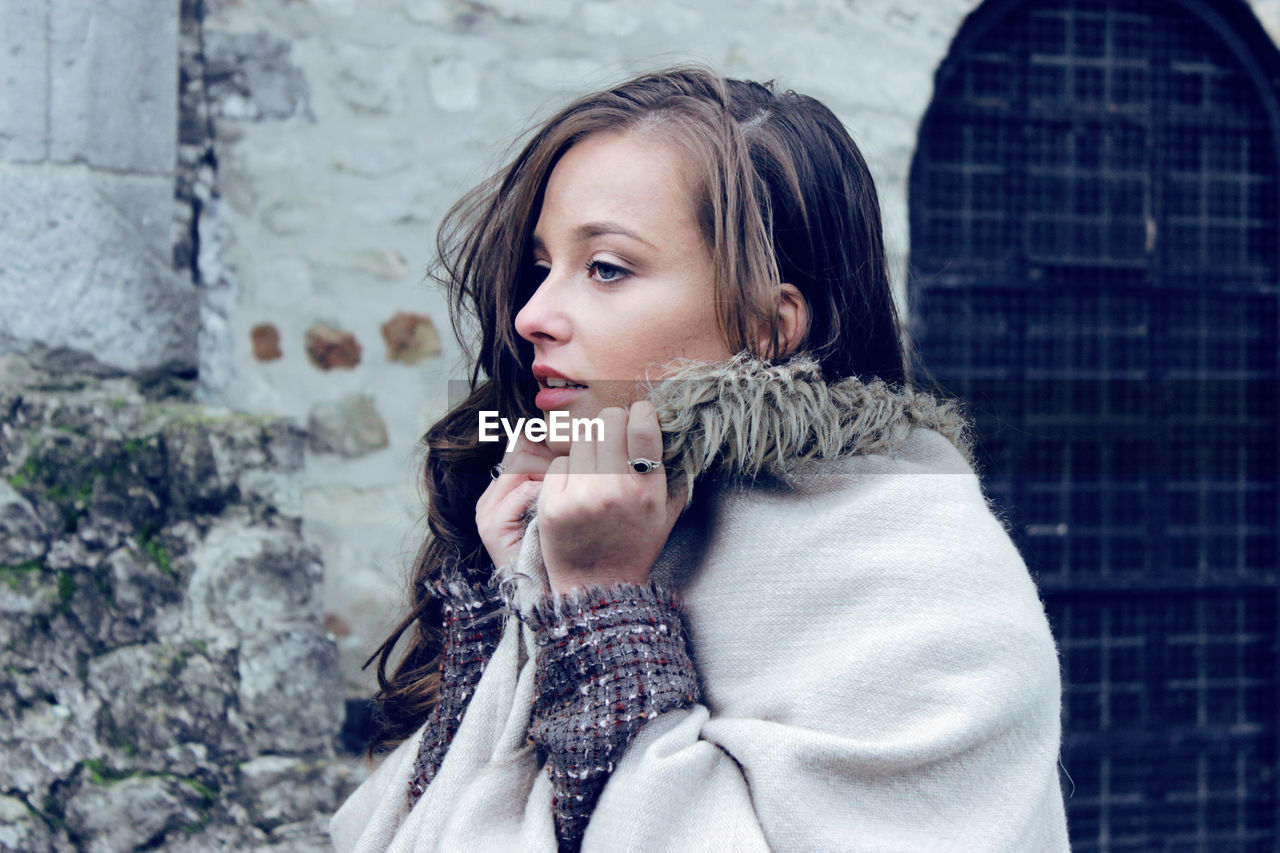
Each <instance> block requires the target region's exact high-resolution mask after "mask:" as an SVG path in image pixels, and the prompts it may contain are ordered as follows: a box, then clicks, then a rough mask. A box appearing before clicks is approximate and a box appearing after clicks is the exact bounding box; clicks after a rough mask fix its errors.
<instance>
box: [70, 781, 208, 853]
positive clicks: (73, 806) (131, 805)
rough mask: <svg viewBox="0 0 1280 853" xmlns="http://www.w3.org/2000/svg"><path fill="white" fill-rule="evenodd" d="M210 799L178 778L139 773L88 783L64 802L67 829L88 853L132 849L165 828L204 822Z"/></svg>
mask: <svg viewBox="0 0 1280 853" xmlns="http://www.w3.org/2000/svg"><path fill="white" fill-rule="evenodd" d="M208 805H209V803H208V798H207V797H206V796H205V794H204V792H203V791H202V790H201V789H200V788H199V787H197V786H192V785H190V784H187V783H185V782H184V781H183V780H181V779H169V778H164V777H159V776H140V777H134V778H130V779H123V780H119V781H114V782H107V781H104V782H101V783H99V782H92V781H91V782H89V783H88V784H86V785H85V786H84V787H83V788H81V790H80V791H79V793H77V794H76V795H75V797H73V798H72V800H71V802H70V803H69V804H68V806H67V828H68V829H69V830H71V832H72V833H73V834H74V835H76V836H78V837H80V838H83V839H85V841H86V843H85V846H84V847H83V848H82V849H84V850H87V851H89V853H118V851H121V850H135V849H138V848H140V847H143V846H144V845H147V844H150V843H152V842H153V841H156V840H158V839H160V837H161V836H163V835H164V834H165V833H166V832H169V831H172V830H177V829H180V828H182V827H192V826H198V825H200V824H201V823H202V822H204V821H207V820H208V815H207V811H206V810H207V808H208Z"/></svg>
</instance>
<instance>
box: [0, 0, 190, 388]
mask: <svg viewBox="0 0 1280 853" xmlns="http://www.w3.org/2000/svg"><path fill="white" fill-rule="evenodd" d="M177 68H178V4H177V3H174V2H172V0H44V2H31V0H0V353H14V354H18V355H22V356H24V357H25V358H26V359H27V360H29V361H31V362H33V363H35V364H37V365H39V366H41V367H44V368H47V369H52V370H55V371H58V372H63V371H69V370H82V371H88V372H91V373H96V374H118V373H133V374H140V375H146V374H155V373H191V372H192V371H193V370H194V368H195V364H196V334H195V331H196V329H198V328H199V319H198V308H197V300H196V291H195V287H194V286H193V284H192V282H191V281H190V277H189V276H188V275H184V274H181V273H176V272H175V271H174V269H173V262H172V258H173V237H172V231H171V229H172V223H173V221H174V215H173V214H174V179H175V164H176V160H177V74H178V70H177Z"/></svg>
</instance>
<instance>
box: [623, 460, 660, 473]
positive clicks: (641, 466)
mask: <svg viewBox="0 0 1280 853" xmlns="http://www.w3.org/2000/svg"><path fill="white" fill-rule="evenodd" d="M627 467H628V468H630V469H631V470H632V471H635V472H636V473H637V474H648V473H649V472H650V471H656V470H657V469H659V468H661V467H662V462H661V461H660V460H658V459H646V458H645V457H643V456H635V457H632V458H631V459H628V460H627Z"/></svg>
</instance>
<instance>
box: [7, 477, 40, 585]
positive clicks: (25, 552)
mask: <svg viewBox="0 0 1280 853" xmlns="http://www.w3.org/2000/svg"><path fill="white" fill-rule="evenodd" d="M49 534H50V531H49V528H48V525H47V524H45V522H44V519H42V518H41V517H40V516H39V514H38V513H37V512H36V510H35V507H33V506H32V505H31V504H30V503H29V502H28V501H27V499H26V498H24V497H23V496H22V495H20V494H19V493H18V492H17V490H16V489H14V488H13V487H12V486H10V485H9V484H8V483H6V482H5V481H3V480H0V566H17V565H20V564H22V563H26V562H28V561H29V560H38V559H39V558H40V557H43V556H44V552H45V551H47V550H48V549H49Z"/></svg>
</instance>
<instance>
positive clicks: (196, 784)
mask: <svg viewBox="0 0 1280 853" xmlns="http://www.w3.org/2000/svg"><path fill="white" fill-rule="evenodd" d="M178 781H180V782H181V783H182V784H184V785H186V786H187V787H188V788H190V789H191V790H193V791H195V792H196V793H197V794H199V795H200V798H201V799H203V800H204V801H205V805H209V806H211V805H213V804H214V803H215V802H217V801H218V790H217V788H211V787H210V786H208V785H206V784H204V783H203V782H201V781H200V780H199V779H191V778H185V777H184V778H181V779H179V780H178Z"/></svg>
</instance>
